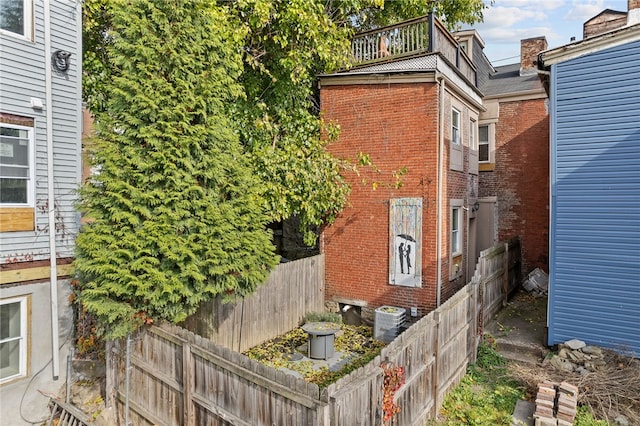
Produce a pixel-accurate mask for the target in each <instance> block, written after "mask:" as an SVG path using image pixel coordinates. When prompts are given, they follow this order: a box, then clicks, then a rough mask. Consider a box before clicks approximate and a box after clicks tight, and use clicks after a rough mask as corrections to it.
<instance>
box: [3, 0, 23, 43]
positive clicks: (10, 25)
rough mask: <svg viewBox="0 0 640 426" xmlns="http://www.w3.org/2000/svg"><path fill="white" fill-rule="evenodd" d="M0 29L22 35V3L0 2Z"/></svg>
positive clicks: (13, 0) (6, 0) (14, 0)
mask: <svg viewBox="0 0 640 426" xmlns="http://www.w3.org/2000/svg"><path fill="white" fill-rule="evenodd" d="M0 28H2V29H3V30H7V31H11V32H12V33H16V34H20V35H24V2H23V1H22V0H0Z"/></svg>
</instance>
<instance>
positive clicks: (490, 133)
mask: <svg viewBox="0 0 640 426" xmlns="http://www.w3.org/2000/svg"><path fill="white" fill-rule="evenodd" d="M480 127H487V141H486V143H485V142H484V141H482V140H480ZM485 144H486V145H487V159H486V160H481V159H480V146H481V145H485ZM495 146H496V124H495V122H480V124H479V125H478V163H480V164H492V163H495V161H496V160H495Z"/></svg>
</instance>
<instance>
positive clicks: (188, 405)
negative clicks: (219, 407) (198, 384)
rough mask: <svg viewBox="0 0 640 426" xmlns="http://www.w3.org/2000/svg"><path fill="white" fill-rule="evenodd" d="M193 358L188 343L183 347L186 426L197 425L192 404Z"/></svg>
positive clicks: (183, 393)
mask: <svg viewBox="0 0 640 426" xmlns="http://www.w3.org/2000/svg"><path fill="white" fill-rule="evenodd" d="M192 374H193V357H192V356H191V346H190V345H189V344H188V343H185V344H184V345H182V389H183V392H182V398H183V404H184V423H183V424H184V425H185V426H191V425H195V424H196V419H195V413H194V410H193V403H192V391H193V382H192V379H191V377H192Z"/></svg>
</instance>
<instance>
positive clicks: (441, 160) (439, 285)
mask: <svg viewBox="0 0 640 426" xmlns="http://www.w3.org/2000/svg"><path fill="white" fill-rule="evenodd" d="M436 79H437V81H438V82H439V83H440V96H439V98H440V99H439V100H438V190H437V192H438V195H437V197H436V199H437V202H436V206H437V207H436V216H437V217H436V280H437V287H436V307H439V306H440V302H441V298H442V259H441V258H442V197H443V191H444V190H443V187H444V183H443V182H442V181H443V179H444V172H443V169H444V165H443V163H444V158H443V157H444V89H445V87H444V86H445V83H444V77H443V76H442V75H438V76H437V77H436Z"/></svg>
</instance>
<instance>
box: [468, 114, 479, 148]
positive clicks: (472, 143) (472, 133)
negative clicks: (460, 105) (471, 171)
mask: <svg viewBox="0 0 640 426" xmlns="http://www.w3.org/2000/svg"><path fill="white" fill-rule="evenodd" d="M469 148H471V149H473V150H474V151H476V150H477V149H478V147H477V146H476V120H469Z"/></svg>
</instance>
